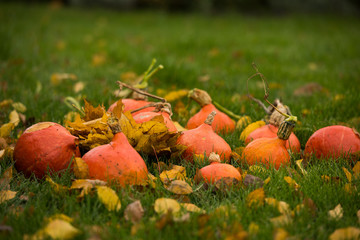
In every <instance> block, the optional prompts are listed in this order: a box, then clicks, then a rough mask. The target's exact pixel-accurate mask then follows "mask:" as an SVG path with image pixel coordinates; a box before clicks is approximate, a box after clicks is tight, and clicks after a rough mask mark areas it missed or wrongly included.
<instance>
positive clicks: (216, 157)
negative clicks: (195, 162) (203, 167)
mask: <svg viewBox="0 0 360 240" xmlns="http://www.w3.org/2000/svg"><path fill="white" fill-rule="evenodd" d="M209 162H210V164H216V163H221V160H220V156H219V154H216V153H214V152H211V153H210V155H209Z"/></svg>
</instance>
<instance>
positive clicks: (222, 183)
mask: <svg viewBox="0 0 360 240" xmlns="http://www.w3.org/2000/svg"><path fill="white" fill-rule="evenodd" d="M239 182H240V181H239V180H238V179H236V178H233V177H223V178H220V179H218V180H216V182H215V184H214V185H215V187H216V188H217V189H218V190H221V191H229V190H231V189H232V188H233V187H234V186H236V185H238V184H239Z"/></svg>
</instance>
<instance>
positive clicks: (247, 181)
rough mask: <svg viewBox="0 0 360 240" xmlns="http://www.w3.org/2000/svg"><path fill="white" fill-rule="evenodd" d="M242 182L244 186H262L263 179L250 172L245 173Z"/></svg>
mask: <svg viewBox="0 0 360 240" xmlns="http://www.w3.org/2000/svg"><path fill="white" fill-rule="evenodd" d="M243 184H244V185H245V186H246V187H262V186H263V185H264V181H263V180H262V179H261V178H259V177H256V176H253V175H251V174H246V176H245V177H244V179H243Z"/></svg>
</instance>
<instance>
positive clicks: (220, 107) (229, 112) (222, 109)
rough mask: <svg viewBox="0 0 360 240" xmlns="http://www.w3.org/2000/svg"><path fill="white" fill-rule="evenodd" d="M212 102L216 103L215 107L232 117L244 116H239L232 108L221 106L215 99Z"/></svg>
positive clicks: (237, 118)
mask: <svg viewBox="0 0 360 240" xmlns="http://www.w3.org/2000/svg"><path fill="white" fill-rule="evenodd" d="M212 103H213V104H214V105H215V107H216V108H217V109H219V110H220V111H222V112H223V113H225V114H226V115H228V116H229V117H231V118H233V119H235V120H240V119H241V118H242V116H239V115H237V114H235V113H233V112H231V111H230V110H228V109H226V108H224V107H223V106H221V105H220V104H219V103H217V102H214V101H213V102H212Z"/></svg>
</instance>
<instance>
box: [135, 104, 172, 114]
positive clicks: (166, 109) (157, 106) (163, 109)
mask: <svg viewBox="0 0 360 240" xmlns="http://www.w3.org/2000/svg"><path fill="white" fill-rule="evenodd" d="M149 107H155V110H154V111H153V112H160V111H161V112H167V113H168V114H169V116H170V117H171V116H172V114H173V113H172V110H171V104H170V103H168V102H165V103H163V102H154V103H149V104H147V105H145V106H143V107H139V108H137V109H134V110H132V111H131V113H135V112H138V111H140V110H143V109H145V108H149Z"/></svg>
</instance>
